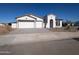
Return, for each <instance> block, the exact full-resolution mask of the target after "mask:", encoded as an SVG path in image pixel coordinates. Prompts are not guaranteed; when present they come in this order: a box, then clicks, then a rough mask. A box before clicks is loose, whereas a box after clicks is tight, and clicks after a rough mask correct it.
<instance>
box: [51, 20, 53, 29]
mask: <svg viewBox="0 0 79 59" xmlns="http://www.w3.org/2000/svg"><path fill="white" fill-rule="evenodd" d="M50 28H53V19H51V20H50Z"/></svg>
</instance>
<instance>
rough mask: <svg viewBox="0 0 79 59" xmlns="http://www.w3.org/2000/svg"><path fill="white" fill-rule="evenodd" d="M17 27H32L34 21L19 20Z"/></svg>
mask: <svg viewBox="0 0 79 59" xmlns="http://www.w3.org/2000/svg"><path fill="white" fill-rule="evenodd" d="M19 28H34V22H19Z"/></svg>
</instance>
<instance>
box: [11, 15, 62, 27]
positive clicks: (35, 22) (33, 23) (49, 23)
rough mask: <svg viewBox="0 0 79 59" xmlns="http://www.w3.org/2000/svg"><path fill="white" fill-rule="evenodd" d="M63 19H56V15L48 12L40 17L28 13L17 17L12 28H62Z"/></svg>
mask: <svg viewBox="0 0 79 59" xmlns="http://www.w3.org/2000/svg"><path fill="white" fill-rule="evenodd" d="M61 27H62V20H61V19H56V15H53V14H48V15H46V16H44V17H39V16H36V15H33V14H27V15H23V16H18V17H16V23H12V28H61Z"/></svg>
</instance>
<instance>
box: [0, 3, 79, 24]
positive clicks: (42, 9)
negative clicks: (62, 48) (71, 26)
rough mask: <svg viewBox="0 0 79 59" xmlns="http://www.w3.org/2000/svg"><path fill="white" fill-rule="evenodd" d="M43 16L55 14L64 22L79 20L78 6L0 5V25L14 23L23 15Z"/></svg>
mask: <svg viewBox="0 0 79 59" xmlns="http://www.w3.org/2000/svg"><path fill="white" fill-rule="evenodd" d="M29 13H32V14H35V15H38V16H44V15H46V14H50V13H52V14H55V15H56V16H57V17H58V18H61V19H64V20H71V21H77V20H79V4H77V3H76V4H71V3H70V4H67V3H51V4H50V3H42V4H41V3H10V4H8V3H6V4H5V3H4V4H3V3H2V4H0V23H2V22H3V23H7V22H15V21H16V19H15V17H16V16H21V15H24V14H29Z"/></svg>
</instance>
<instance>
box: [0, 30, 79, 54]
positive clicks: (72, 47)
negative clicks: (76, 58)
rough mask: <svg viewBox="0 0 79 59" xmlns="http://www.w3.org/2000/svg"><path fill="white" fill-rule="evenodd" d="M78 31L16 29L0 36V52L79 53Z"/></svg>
mask: <svg viewBox="0 0 79 59" xmlns="http://www.w3.org/2000/svg"><path fill="white" fill-rule="evenodd" d="M78 39H79V32H51V31H49V30H48V29H16V30H14V31H12V32H10V33H9V34H8V35H3V36H0V46H1V47H0V54H27V55H28V54H31V55H32V54H38V55H39V54H79V41H78Z"/></svg>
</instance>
